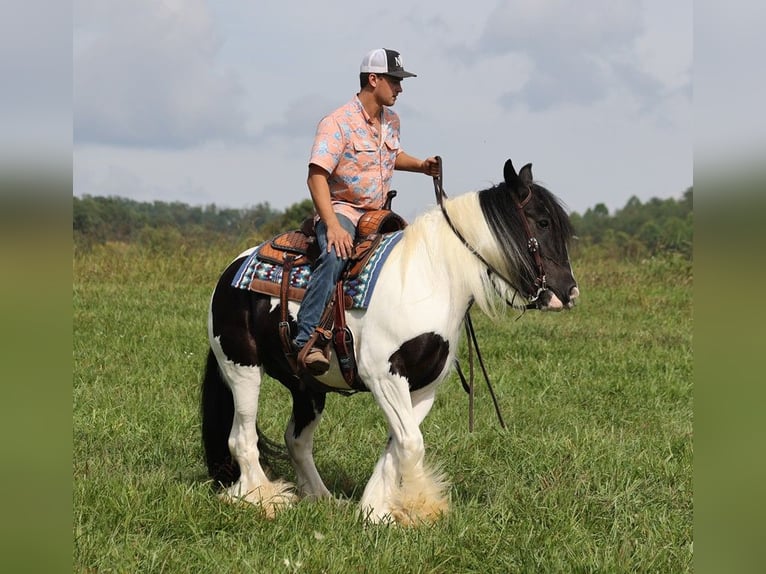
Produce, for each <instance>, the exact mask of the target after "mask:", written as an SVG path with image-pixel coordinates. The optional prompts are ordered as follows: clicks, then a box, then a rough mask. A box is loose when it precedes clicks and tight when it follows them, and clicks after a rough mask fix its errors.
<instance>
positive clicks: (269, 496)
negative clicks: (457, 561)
mask: <svg viewBox="0 0 766 574" xmlns="http://www.w3.org/2000/svg"><path fill="white" fill-rule="evenodd" d="M503 177H504V181H503V182H501V183H499V184H496V185H494V186H492V187H490V188H488V189H484V190H482V191H474V192H468V193H466V194H464V195H460V196H456V197H454V198H446V197H444V199H443V201H440V202H439V206H438V207H437V206H434V207H432V208H430V209H429V210H427V211H426V212H424V213H423V214H421V215H419V216H418V217H417V218H416V219H415V220H414V221H413V222H412V223H410V224H409V225H407V226H406V227H405V228H404V230H403V231H401V232H399V233H401V239H400V240H399V241H398V243H397V244H396V245H395V246H394V247H393V248H392V249H391V251H390V254H389V255H388V257H387V259H386V260H385V261H384V262H383V264H382V268H381V269H380V273H379V277H378V279H377V283H376V285H375V288H374V291H373V292H372V295H371V297H370V300H369V304H368V306H367V307H366V308H365V309H353V308H352V309H347V310H346V315H345V317H346V323H347V326H348V328H349V329H350V330H351V332H352V333H353V348H354V352H355V359H356V366H357V369H358V374H359V377H360V379H361V380H362V381H363V383H364V387H365V390H367V391H369V392H370V393H371V394H372V396H373V398H374V400H375V402H376V403H377V405H378V406H379V407H380V409H381V411H382V413H383V416H384V417H385V419H386V421H387V423H388V440H387V442H386V443H385V446H384V448H383V452H382V454H381V456H380V458H379V459H378V461H377V463H376V465H375V467H374V470H373V471H372V475H371V476H370V478H369V481H368V482H367V484H366V486H365V488H364V491H363V493H362V495H361V500H360V501H359V504H358V507H357V512H358V513H359V514H360V515H361V516H362V518H363V519H364V520H366V521H368V522H370V523H397V524H401V525H417V524H421V523H430V522H434V521H435V520H437V519H438V518H439V517H440V516H442V515H444V514H446V513H447V512H448V510H449V489H450V484H449V481H448V479H447V477H446V475H445V474H444V473H443V472H442V471H441V470H438V469H437V467H436V466H435V465H432V464H429V463H427V462H426V460H425V451H424V441H423V436H422V434H421V431H420V424H421V422H422V421H423V420H424V419H425V417H426V415H427V414H428V412H429V411H430V409H431V407H432V406H433V403H434V397H435V393H436V389H437V387H438V386H439V384H440V383H441V382H442V381H443V380H444V379H445V378H446V377H447V375H448V374H449V372H450V371H451V369H452V368H453V366H454V364H455V361H456V352H457V350H458V342H459V337H460V333H461V326H462V324H463V321H464V317H465V315H466V313H467V312H468V310H469V308H470V307H471V306H472V305H473V304H476V305H477V306H478V307H479V308H480V309H481V310H482V311H483V312H484V313H485V314H487V315H488V316H489V317H491V318H493V319H499V318H500V317H501V316H502V314H503V310H504V309H506V308H507V306H508V305H511V306H512V307H514V308H516V307H518V308H520V309H521V308H531V307H534V308H536V309H540V310H549V311H558V310H562V309H570V308H571V307H573V306H574V304H575V301H576V299H577V297H578V296H579V289H578V287H577V282H576V281H575V278H574V275H573V272H572V268H571V264H570V261H569V252H568V247H569V243H570V240H571V239H572V238H573V236H574V230H573V227H572V224H571V222H570V220H569V217H568V215H567V213H566V211H565V208H564V207H563V204H562V203H561V201H560V200H559V199H558V198H557V197H556V196H554V195H553V194H552V193H551V192H550V191H548V190H547V189H546V188H545V187H543V186H542V185H540V184H538V183H537V182H535V180H534V179H533V177H532V164H526V165H525V166H524V167H523V168H522V169H521V170H519V173H518V174H517V173H516V170H515V168H514V167H513V164H512V163H511V160H510V159H509V160H508V161H507V162H505V166H504V170H503ZM253 249H255V248H253ZM253 249H249V250H247V251H245V252H243V253H242V254H240V255H239V256H238V257H237V258H236V259H235V260H234V261H232V263H231V264H230V265H229V266H228V267H227V268H226V270H225V271H224V272H223V274H222V275H221V277H220V279H219V281H218V283H217V285H216V287H215V289H214V291H213V294H212V297H211V301H210V307H209V316H208V335H209V342H210V349H209V352H208V358H207V365H206V368H205V372H204V377H203V383H202V392H201V417H202V438H203V446H204V453H205V461H206V465H207V470H208V474H209V476H210V478H211V479H212V481H213V483H214V484H215V485H217V486H218V487H219V488H220V493H219V496H221V497H222V498H223V499H225V500H227V501H231V502H237V501H244V502H249V503H252V504H254V505H257V506H260V507H261V508H262V509H263V511H264V512H265V515H266V516H267V517H274V516H275V515H276V513H277V512H279V511H281V510H282V509H284V508H285V507H288V506H290V505H292V504H293V503H295V502H297V501H298V500H300V499H301V498H305V499H327V498H332V497H333V495H332V493H331V492H330V491H329V490H328V488H327V487H326V486H325V484H324V482H323V481H322V478H321V477H320V475H319V472H318V471H317V468H316V465H315V463H314V459H313V435H314V431H315V430H316V428H317V425H318V424H319V421H320V419H321V417H322V411H323V409H324V406H325V399H326V395H327V394H328V392H334V391H335V390H337V389H340V388H344V385H343V382H342V376H341V373H340V370H339V368H338V364H337V360H336V357H335V356H334V355H333V357H332V359H331V368H330V370H329V371H328V372H327V373H325V374H323V375H320V376H317V377H313V376H310V375H309V376H305V375H304V376H299V375H297V374H296V371H295V370H294V363H293V364H291V363H290V361H288V359H287V357H286V354H285V352H284V350H283V346H282V345H281V343H280V337H279V334H278V329H279V326H278V324H279V322H280V320H281V308H280V306H281V301H280V298H279V297H275V296H273V295H267V294H261V293H254V292H252V291H247V290H243V289H237V288H234V287H232V280H233V277H234V276H235V274H236V273H237V270H238V269H239V268H240V267H241V265H242V262H243V261H244V260H245V259H246V258H247V257H248V256H249V255H250V254H251V253H252V251H253ZM287 306H288V317H289V324H290V329H291V330H292V332H295V329H296V324H295V317H296V315H297V310H298V306H299V303H298V302H295V301H290V302H288V304H287ZM264 373H266V374H268V375H269V376H270V377H272V378H274V379H276V380H278V381H280V382H281V384H282V385H284V386H285V387H286V388H287V389H288V390H289V391H290V394H291V396H292V414H291V416H290V419H289V421H288V422H287V426H286V429H285V433H284V441H285V444H284V446H281V445H277V443H276V442H272V441H270V440H269V439H267V438H266V437H265V436H263V433H262V432H261V431H260V428H259V427H258V425H257V415H258V397H259V391H260V389H261V384H262V381H263V376H264ZM348 394H351V393H348ZM274 446H281V448H282V451H283V452H284V451H285V450H286V452H287V455H288V456H289V460H290V462H291V463H292V466H293V468H294V470H295V477H296V484H295V485H293V484H291V483H290V482H288V481H287V480H285V479H282V478H278V477H277V478H274V479H273V480H272V479H271V478H269V476H267V474H266V471H265V470H264V466H262V464H261V462H262V461H261V459H263V461H264V464H267V462H268V460H269V457H270V456H272V455H274V454H275V450H274ZM285 447H286V449H285ZM267 468H268V466H267Z"/></svg>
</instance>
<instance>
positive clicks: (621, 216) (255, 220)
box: [72, 187, 693, 258]
mask: <svg viewBox="0 0 766 574" xmlns="http://www.w3.org/2000/svg"><path fill="white" fill-rule="evenodd" d="M692 207H693V188H691V187H690V188H689V189H687V190H686V191H685V192H684V193H683V194H682V196H681V197H680V198H678V199H676V198H667V199H658V198H652V199H650V200H648V201H646V202H641V200H639V199H638V198H637V197H635V196H634V197H631V198H630V199H629V200H628V201H627V203H626V204H625V206H624V207H623V208H621V209H617V210H615V211H614V212H613V213H610V212H609V209H608V208H607V207H606V205H604V204H603V203H599V204H597V205H596V206H595V207H593V208H590V209H587V210H586V211H585V212H584V213H582V214H580V213H577V212H573V213H571V214H570V217H571V220H572V223H573V224H574V227H575V230H576V232H577V237H578V239H577V241H576V245H575V249H581V248H586V249H588V248H595V249H600V250H603V251H605V252H606V253H609V254H612V255H614V256H619V257H643V256H648V255H654V254H657V253H661V252H668V251H672V252H677V253H680V254H682V255H684V256H687V257H689V258H691V255H692V237H693V217H692ZM312 213H313V205H312V203H311V200H310V199H305V200H303V201H301V202H299V203H295V204H293V205H291V206H289V207H288V208H286V209H285V210H277V209H274V208H272V207H271V205H270V204H269V203H268V202H265V203H259V204H257V205H255V206H254V207H247V208H239V209H234V208H221V207H218V206H216V205H215V204H210V205H206V206H190V205H187V204H185V203H181V202H170V203H169V202H164V201H153V202H140V201H136V200H132V199H126V198H121V197H100V196H89V195H86V196H83V197H74V196H73V210H72V228H73V234H74V241H75V246H76V247H77V248H80V249H87V248H89V247H91V246H93V245H96V244H101V243H106V242H110V241H113V242H126V243H140V244H144V245H147V246H148V247H151V248H153V249H174V248H176V247H177V246H178V245H181V244H183V245H187V246H195V245H204V244H209V243H216V242H221V241H225V242H233V243H237V244H255V243H257V242H260V241H262V240H264V239H267V238H269V237H272V236H273V235H276V234H277V233H279V232H280V231H283V230H288V229H297V228H298V227H299V226H300V224H301V222H302V221H303V220H304V219H305V218H306V217H308V216H310V215H311V214H312Z"/></svg>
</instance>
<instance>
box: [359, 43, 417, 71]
mask: <svg viewBox="0 0 766 574" xmlns="http://www.w3.org/2000/svg"><path fill="white" fill-rule="evenodd" d="M359 72H360V73H362V74H385V75H386V76H393V77H395V78H411V77H416V76H417V74H413V73H412V72H408V71H406V70H405V69H404V63H403V62H402V56H401V54H399V52H397V51H396V50H387V49H386V48H376V49H375V50H372V51H371V52H368V53H367V55H366V56H365V57H364V58H363V59H362V65H361V66H359Z"/></svg>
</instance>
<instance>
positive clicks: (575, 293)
mask: <svg viewBox="0 0 766 574" xmlns="http://www.w3.org/2000/svg"><path fill="white" fill-rule="evenodd" d="M579 296H580V290H579V289H578V288H577V285H573V286H572V287H570V289H569V292H568V293H567V295H566V296H564V297H563V300H562V299H559V297H558V295H556V294H555V293H554V292H553V291H551V290H550V289H546V290H545V291H543V292H542V293H540V296H539V297H538V298H537V301H535V303H536V306H537V308H538V309H540V310H541V311H563V310H564V309H571V308H572V307H574V306H575V301H576V299H577V298H578V297H579Z"/></svg>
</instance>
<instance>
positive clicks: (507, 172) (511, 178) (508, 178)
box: [503, 159, 519, 189]
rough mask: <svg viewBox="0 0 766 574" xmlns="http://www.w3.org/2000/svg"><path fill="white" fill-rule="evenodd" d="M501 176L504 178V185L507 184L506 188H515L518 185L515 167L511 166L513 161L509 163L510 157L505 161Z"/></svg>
mask: <svg viewBox="0 0 766 574" xmlns="http://www.w3.org/2000/svg"><path fill="white" fill-rule="evenodd" d="M503 178H504V179H505V185H507V186H508V189H516V188H517V187H519V176H518V175H516V169H515V168H514V167H513V163H511V160H510V159H509V160H508V161H506V162H505V167H504V168H503Z"/></svg>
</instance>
